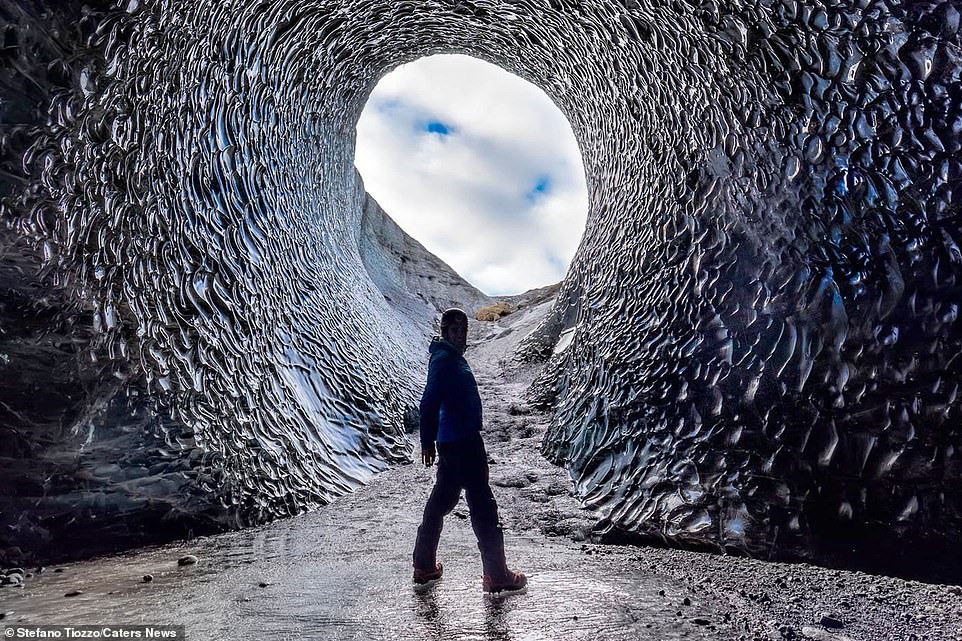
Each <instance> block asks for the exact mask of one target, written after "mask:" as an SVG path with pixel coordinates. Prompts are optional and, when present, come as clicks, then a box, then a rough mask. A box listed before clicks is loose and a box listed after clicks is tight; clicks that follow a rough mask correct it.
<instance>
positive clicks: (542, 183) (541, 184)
mask: <svg viewBox="0 0 962 641" xmlns="http://www.w3.org/2000/svg"><path fill="white" fill-rule="evenodd" d="M550 191H551V176H539V177H538V180H536V181H535V183H534V187H532V188H531V191H529V192H528V193H527V194H525V198H527V199H528V200H529V201H531V202H534V201H536V200H540V199H541V198H543V197H544V196H545V195H547V194H548V192H550Z"/></svg>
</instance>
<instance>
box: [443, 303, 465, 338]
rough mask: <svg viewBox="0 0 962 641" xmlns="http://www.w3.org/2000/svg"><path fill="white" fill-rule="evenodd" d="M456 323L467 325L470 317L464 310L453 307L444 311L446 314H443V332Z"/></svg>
mask: <svg viewBox="0 0 962 641" xmlns="http://www.w3.org/2000/svg"><path fill="white" fill-rule="evenodd" d="M454 323H464V324H465V325H467V324H468V315H467V314H465V313H464V310H463V309H458V308H457V307H451V308H449V309H446V310H444V312H443V313H442V314H441V331H442V332H443V331H444V330H445V329H447V328H448V327H449V326H451V325H453V324H454Z"/></svg>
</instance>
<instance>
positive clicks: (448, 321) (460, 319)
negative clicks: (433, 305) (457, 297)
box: [441, 307, 468, 354]
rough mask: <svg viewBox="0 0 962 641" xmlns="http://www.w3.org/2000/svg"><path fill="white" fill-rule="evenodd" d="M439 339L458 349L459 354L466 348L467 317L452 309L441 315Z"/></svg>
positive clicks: (462, 312) (454, 308)
mask: <svg viewBox="0 0 962 641" xmlns="http://www.w3.org/2000/svg"><path fill="white" fill-rule="evenodd" d="M441 338H443V339H444V340H446V341H447V342H449V343H451V344H452V345H454V346H455V347H456V348H458V349H459V350H460V351H461V353H462V354H463V353H464V350H465V349H466V348H467V346H468V315H467V314H465V313H464V310H461V309H458V308H457V307H452V308H450V309H446V310H444V313H443V314H441Z"/></svg>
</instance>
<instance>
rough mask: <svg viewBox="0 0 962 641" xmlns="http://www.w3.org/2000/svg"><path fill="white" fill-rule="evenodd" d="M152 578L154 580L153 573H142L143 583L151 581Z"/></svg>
mask: <svg viewBox="0 0 962 641" xmlns="http://www.w3.org/2000/svg"><path fill="white" fill-rule="evenodd" d="M153 580H154V575H153V574H145V575H144V583H150V582H151V581H153Z"/></svg>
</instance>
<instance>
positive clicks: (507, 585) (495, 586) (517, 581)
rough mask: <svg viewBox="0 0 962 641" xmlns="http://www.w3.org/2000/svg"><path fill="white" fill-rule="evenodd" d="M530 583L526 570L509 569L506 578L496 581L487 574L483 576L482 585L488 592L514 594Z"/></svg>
mask: <svg viewBox="0 0 962 641" xmlns="http://www.w3.org/2000/svg"><path fill="white" fill-rule="evenodd" d="M527 585H528V577H526V576H525V575H524V572H515V571H514V570H508V574H507V576H506V577H505V578H504V580H501V581H495V580H493V579H492V578H491V577H490V576H488V575H487V574H485V575H484V576H483V577H481V587H482V589H483V590H484V591H485V593H487V594H514V593H516V592H520V591H522V590H524V589H525V586H527Z"/></svg>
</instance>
